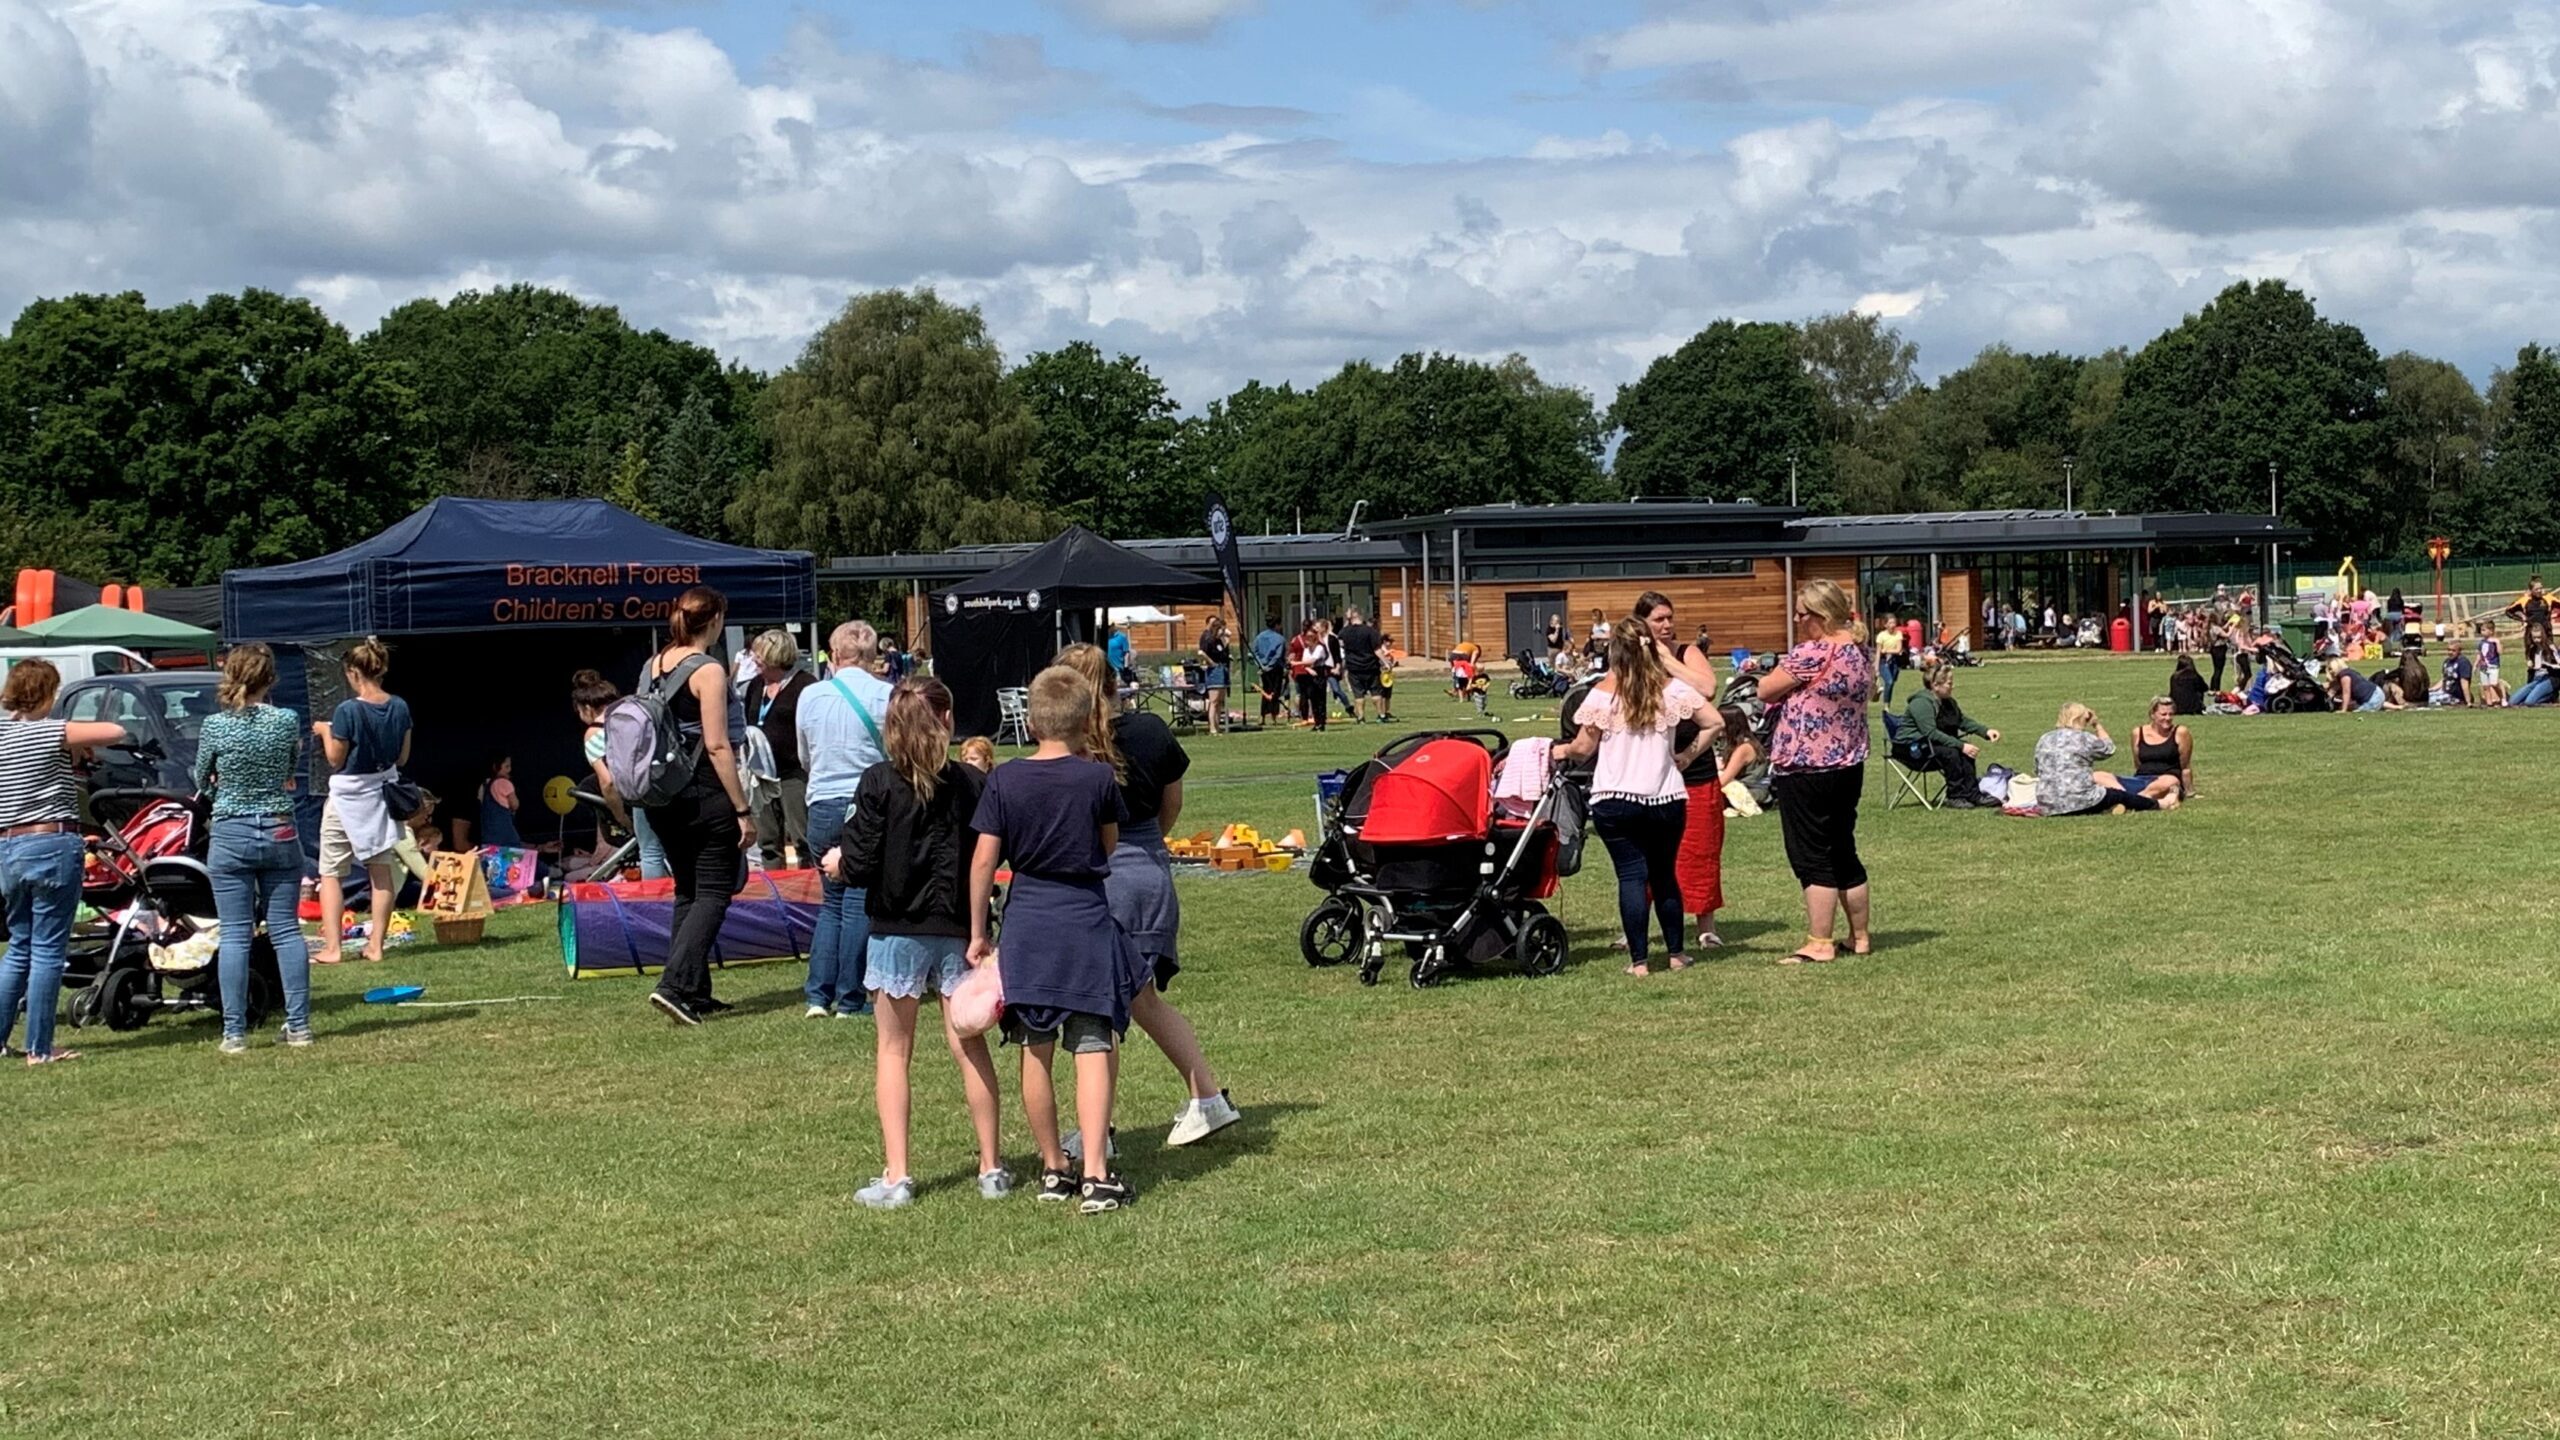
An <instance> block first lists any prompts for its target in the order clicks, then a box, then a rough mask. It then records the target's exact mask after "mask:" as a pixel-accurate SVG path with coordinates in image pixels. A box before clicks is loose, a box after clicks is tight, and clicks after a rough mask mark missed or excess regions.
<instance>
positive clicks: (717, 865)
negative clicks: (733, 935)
mask: <svg viewBox="0 0 2560 1440" xmlns="http://www.w3.org/2000/svg"><path fill="white" fill-rule="evenodd" d="M728 610H729V602H728V600H727V598H726V597H724V596H722V595H721V593H720V592H719V591H717V590H714V589H711V588H710V587H708V586H703V585H697V586H695V587H693V588H692V589H690V590H687V591H686V592H684V593H683V594H682V595H679V596H677V597H676V603H675V608H674V609H673V610H672V611H670V612H669V613H668V615H667V644H666V647H665V648H664V649H662V650H660V651H659V652H658V653H657V655H656V657H655V658H653V659H651V660H650V662H649V668H648V670H647V672H646V673H645V675H644V676H643V689H642V693H643V694H645V695H648V696H651V697H654V698H655V699H656V700H657V701H658V702H659V703H660V704H661V705H663V706H664V707H665V711H666V715H667V718H668V719H670V720H671V721H673V722H674V726H675V729H676V731H677V733H678V734H680V735H681V736H682V737H683V738H684V740H685V741H686V742H687V743H686V749H687V750H688V752H689V758H690V759H691V760H692V767H691V773H690V774H688V775H686V776H684V777H683V779H682V781H681V783H679V784H677V785H675V786H674V787H673V790H674V793H673V794H672V795H666V794H664V793H651V790H650V789H649V787H646V786H636V785H635V786H633V787H632V789H633V790H634V791H635V792H636V793H638V794H639V795H640V796H641V798H643V799H644V800H646V801H654V802H656V803H648V804H645V805H644V807H643V808H644V809H645V810H646V811H647V813H648V816H649V827H650V829H652V830H654V831H655V832H656V833H657V836H658V843H659V844H660V845H662V846H664V847H665V849H666V852H667V868H668V869H669V870H670V871H671V872H672V873H673V875H674V877H675V882H676V906H675V933H674V935H673V936H672V937H671V939H670V940H669V942H668V945H667V963H666V968H665V969H663V970H661V971H660V972H659V973H658V988H657V989H655V990H653V991H651V992H650V994H649V1003H650V1004H652V1005H655V1006H656V1007H658V1009H659V1010H660V1011H661V1012H663V1013H664V1014H665V1015H666V1017H667V1018H668V1019H670V1020H672V1021H674V1022H675V1023H677V1024H678V1025H699V1024H701V1023H702V1017H703V1016H705V1015H708V1014H711V1013H713V1012H715V1011H720V1010H726V1009H728V1008H729V1007H728V1006H727V1005H725V1004H723V1003H721V1002H720V1001H719V1000H718V999H716V998H714V997H713V996H712V993H711V947H712V945H713V944H714V942H716V941H717V940H718V939H719V938H720V922H721V921H722V920H724V919H726V918H727V917H728V914H729V897H730V896H731V895H733V894H735V893H736V892H737V889H738V886H739V884H740V883H741V882H742V881H743V880H744V879H745V878H746V877H745V874H744V867H745V864H746V857H745V852H746V851H747V850H748V849H749V848H751V847H752V846H753V845H754V844H755V843H756V822H755V816H754V815H753V814H752V813H751V812H750V811H749V810H748V808H747V795H746V789H745V787H744V786H743V785H742V784H741V783H740V782H739V779H738V759H737V752H736V750H735V748H734V746H733V744H732V737H731V735H730V733H729V725H730V703H729V702H730V695H729V684H728V672H727V671H726V670H725V669H723V668H722V667H721V665H720V662H718V661H717V660H714V659H712V658H711V655H710V646H711V641H712V639H713V637H715V636H717V635H718V634H719V633H720V627H721V625H722V624H723V623H724V622H725V621H726V620H727V618H728ZM612 731H613V726H612V724H611V722H610V719H609V720H608V725H607V732H608V737H610V735H611V734H612ZM613 758H614V759H615V760H616V761H619V760H620V759H621V757H620V756H618V755H617V756H615V757H613ZM620 778H621V777H617V784H619V783H620Z"/></svg>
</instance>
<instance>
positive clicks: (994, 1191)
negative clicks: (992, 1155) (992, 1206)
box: [978, 1165, 1013, 1200]
mask: <svg viewBox="0 0 2560 1440" xmlns="http://www.w3.org/2000/svg"><path fill="white" fill-rule="evenodd" d="M1012 1193H1013V1172H1012V1171H1010V1170H1007V1169H1005V1168H1004V1167H1003V1166H1001V1165H999V1166H997V1167H996V1168H995V1169H993V1170H989V1171H986V1172H984V1173H982V1174H981V1175H979V1176H978V1198H979V1199H981V1200H1001V1199H1003V1198H1004V1197H1006V1196H1007V1195H1010V1194H1012Z"/></svg>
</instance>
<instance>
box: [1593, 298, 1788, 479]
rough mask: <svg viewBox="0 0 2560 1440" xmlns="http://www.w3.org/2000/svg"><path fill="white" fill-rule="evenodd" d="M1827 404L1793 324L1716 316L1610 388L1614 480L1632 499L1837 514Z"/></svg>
mask: <svg viewBox="0 0 2560 1440" xmlns="http://www.w3.org/2000/svg"><path fill="white" fill-rule="evenodd" d="M1824 406H1825V402H1824V400H1823V396H1822V391H1821V389H1820V388H1819V387H1818V386H1816V385H1815V383H1814V381H1813V379H1812V377H1811V376H1810V375H1808V374H1807V373H1806V371H1805V367H1804V363H1803V360H1802V358H1801V352H1800V348H1799V345H1798V337H1797V334H1796V330H1795V327H1793V326H1791V325H1775V324H1768V323H1763V322H1744V321H1737V320H1719V321H1717V322H1715V323H1714V324H1713V325H1710V326H1708V327H1707V328H1706V329H1705V330H1702V331H1700V332H1699V333H1698V334H1697V335H1696V336H1694V337H1693V338H1691V339H1690V340H1689V342H1688V343H1687V344H1685V345H1682V346H1681V347H1680V348H1679V349H1678V350H1675V351H1673V352H1672V353H1671V354H1669V355H1665V356H1663V357H1662V358H1661V359H1658V360H1656V361H1654V362H1653V364H1652V365H1651V366H1649V367H1647V368H1646V370H1645V372H1644V377H1643V378H1642V379H1640V380H1638V381H1636V382H1635V383H1634V384H1632V385H1628V386H1624V387H1622V388H1621V389H1620V390H1619V391H1618V400H1617V403H1616V404H1615V405H1613V406H1611V407H1610V410H1609V423H1610V426H1611V427H1612V428H1613V429H1616V430H1618V431H1619V432H1621V436H1622V438H1621V439H1620V441H1619V445H1618V459H1617V471H1616V474H1617V481H1618V485H1619V487H1620V488H1621V489H1623V490H1624V491H1625V492H1626V493H1627V494H1630V495H1678V496H1687V497H1691V498H1695V499H1701V500H1736V499H1743V498H1750V499H1754V500H1758V501H1761V502H1762V503H1764V504H1782V503H1784V502H1785V501H1786V499H1787V493H1788V475H1789V470H1790V467H1791V466H1792V467H1793V468H1794V469H1795V470H1796V471H1797V473H1798V479H1799V483H1798V495H1799V498H1800V502H1801V503H1802V504H1804V505H1805V506H1806V507H1807V508H1809V509H1814V510H1830V509H1833V508H1836V505H1837V498H1836V496H1835V494H1834V492H1833V487H1832V483H1831V455H1830V448H1829V444H1828V435H1829V432H1828V427H1827V423H1826V411H1825V408H1824Z"/></svg>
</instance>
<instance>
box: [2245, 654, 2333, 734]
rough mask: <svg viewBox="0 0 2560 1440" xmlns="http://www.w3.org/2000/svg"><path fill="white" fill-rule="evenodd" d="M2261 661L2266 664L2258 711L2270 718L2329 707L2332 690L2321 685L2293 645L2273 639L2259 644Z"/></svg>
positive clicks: (2306, 712) (2319, 710)
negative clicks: (2270, 716)
mask: <svg viewBox="0 0 2560 1440" xmlns="http://www.w3.org/2000/svg"><path fill="white" fill-rule="evenodd" d="M2258 658H2259V660H2260V661H2262V662H2264V663H2265V665H2266V677H2265V679H2264V681H2263V682H2262V683H2263V684H2264V685H2265V687H2266V688H2265V690H2264V692H2263V698H2261V699H2260V700H2259V701H2258V708H2259V709H2261V710H2263V711H2265V712H2266V713H2267V714H2269V715H2306V714H2318V713H2321V712H2324V711H2326V710H2327V709H2328V708H2329V687H2328V686H2326V685H2323V684H2321V683H2320V677H2319V676H2318V675H2315V674H2313V673H2312V671H2311V667H2310V666H2308V665H2305V664H2303V663H2302V657H2301V656H2299V655H2296V654H2294V653H2293V649H2292V647H2291V646H2288V645H2286V644H2285V643H2284V642H2283V641H2281V640H2278V639H2275V638H2273V637H2272V636H2271V637H2269V638H2267V639H2265V640H2262V641H2260V642H2259V644H2258Z"/></svg>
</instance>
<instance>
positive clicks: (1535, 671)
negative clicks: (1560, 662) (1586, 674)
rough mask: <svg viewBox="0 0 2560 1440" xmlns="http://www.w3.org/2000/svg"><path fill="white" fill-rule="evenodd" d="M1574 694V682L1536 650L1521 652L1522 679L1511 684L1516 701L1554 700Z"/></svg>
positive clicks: (1512, 694) (1512, 695)
mask: <svg viewBox="0 0 2560 1440" xmlns="http://www.w3.org/2000/svg"><path fill="white" fill-rule="evenodd" d="M1572 692H1573V682H1572V681H1571V680H1569V679H1567V678H1566V677H1565V674H1564V672H1563V671H1561V670H1558V669H1557V668H1556V667H1554V666H1553V665H1550V664H1548V663H1547V662H1546V661H1545V660H1544V659H1543V658H1541V657H1540V656H1539V655H1538V652H1536V651H1534V650H1523V651H1521V652H1520V678H1519V679H1517V680H1514V681H1512V682H1511V698H1512V699H1514V700H1553V699H1556V698H1557V697H1559V696H1563V695H1568V694H1571V693H1572Z"/></svg>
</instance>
